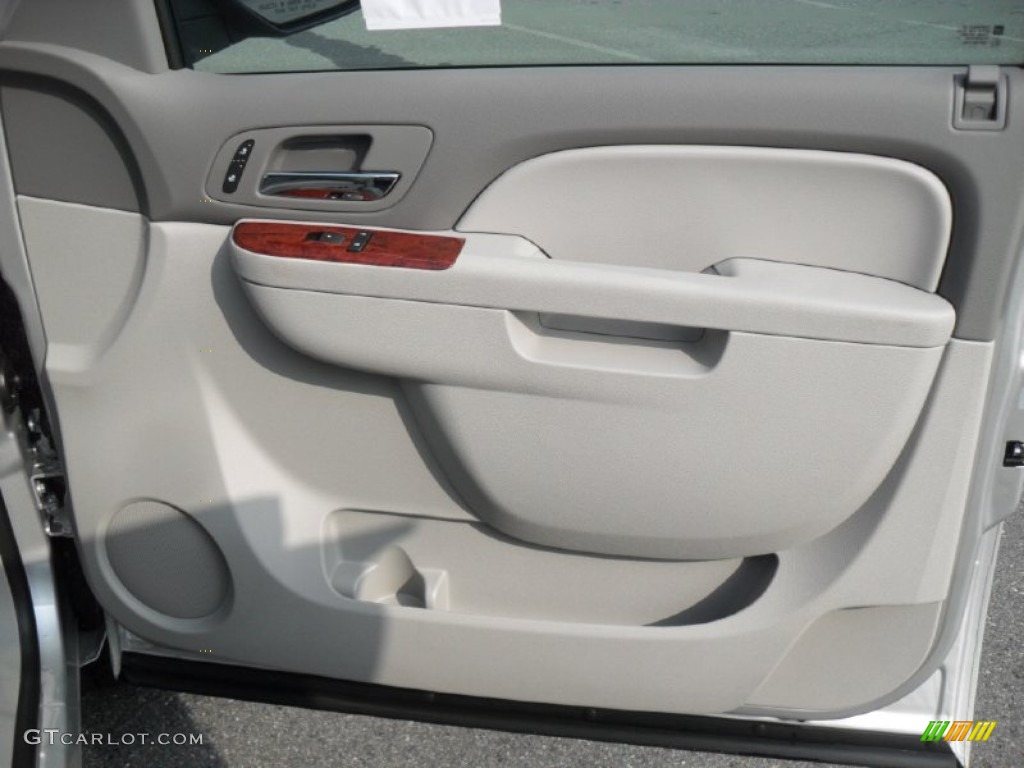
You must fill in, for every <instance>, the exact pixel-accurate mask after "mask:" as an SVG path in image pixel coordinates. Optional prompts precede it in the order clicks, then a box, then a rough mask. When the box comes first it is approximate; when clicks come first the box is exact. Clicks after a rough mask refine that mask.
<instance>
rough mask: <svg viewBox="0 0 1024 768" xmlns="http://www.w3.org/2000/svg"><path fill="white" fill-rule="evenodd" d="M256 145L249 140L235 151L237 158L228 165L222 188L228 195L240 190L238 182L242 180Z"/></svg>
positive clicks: (232, 159) (233, 158)
mask: <svg viewBox="0 0 1024 768" xmlns="http://www.w3.org/2000/svg"><path fill="white" fill-rule="evenodd" d="M255 144H256V142H255V141H254V140H252V139H248V140H246V141H243V142H242V143H241V144H239V145H238V149H236V150H235V156H234V157H232V158H231V162H230V163H228V170H227V173H225V174H224V184H223V186H222V187H221V189H223V190H224V192H226V193H227V194H231V193H232V192H234V191H235V190H236V189H238V182H240V181H241V180H242V172H243V171H244V170H245V164H246V163H248V162H249V156H250V155H251V154H252V148H253V147H254V146H255Z"/></svg>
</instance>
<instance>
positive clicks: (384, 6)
mask: <svg viewBox="0 0 1024 768" xmlns="http://www.w3.org/2000/svg"><path fill="white" fill-rule="evenodd" d="M362 7H363V18H364V19H365V20H366V28H367V29H369V30H376V29H424V28H436V27H494V26H498V25H500V24H501V0H362Z"/></svg>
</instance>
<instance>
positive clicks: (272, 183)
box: [260, 171, 401, 202]
mask: <svg viewBox="0 0 1024 768" xmlns="http://www.w3.org/2000/svg"><path fill="white" fill-rule="evenodd" d="M400 177H401V174H400V173H398V172H397V171H343V172H335V171H274V172H272V173H267V174H265V175H264V176H263V179H262V180H261V181H260V194H263V195H274V196H276V197H300V198H308V199H313V200H347V201H355V202H360V201H362V202H369V201H372V200H380V199H381V198H382V197H384V196H385V195H387V194H388V193H389V192H390V191H391V190H392V188H393V187H394V186H395V184H396V183H397V182H398V179H399V178H400Z"/></svg>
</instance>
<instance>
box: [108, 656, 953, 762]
mask: <svg viewBox="0 0 1024 768" xmlns="http://www.w3.org/2000/svg"><path fill="white" fill-rule="evenodd" d="M121 677H122V679H124V680H126V681H128V682H130V683H134V684H136V685H143V686H150V687H155V688H163V689H167V690H176V691H183V692H187V693H198V694H204V695H209V696H223V697H227V698H233V699H243V700H247V701H258V702H264V703H273V704H285V705H289V706H298V707H308V708H312V709H326V710H333V711H336V712H347V713H352V714H360V715H372V716H375V717H388V718H398V719H403V720H418V721H421V722H426V723H439V724H445V725H458V726H465V727H470V728H490V729H493V730H499V731H512V732H516V733H529V734H536V735H544V736H563V737H569V738H577V739H591V740H594V741H608V742H622V743H627V744H639V745H644V746H657V747H668V748H673V749H686V750H697V751H705V752H726V753H731V754H739V755H761V756H764V757H773V758H781V759H793V760H819V761H825V762H832V763H841V764H845V765H860V766H880V767H881V766H884V767H885V768H957V766H959V761H958V760H957V759H956V757H955V756H954V755H953V753H952V751H951V750H950V748H949V745H948V744H946V743H945V742H940V743H932V742H922V741H920V738H919V737H918V736H907V735H893V734H883V733H860V732H854V731H849V730H846V729H840V728H824V727H820V726H809V725H800V724H796V723H768V722H765V723H748V722H743V721H739V720H728V719H724V718H714V717H695V716H684V715H665V714H656V713H648V712H618V711H614V710H607V709H591V708H586V707H565V706H555V705H550V704H526V703H521V702H511V701H500V700H497V699H483V698H476V697H472V696H459V695H454V694H445V693H431V692H429V691H417V690H410V689H406V688H390V687H387V686H381V685H371V684H367V683H353V682H345V681H340V680H331V679H328V678H324V677H317V676H313V675H297V674H290V673H283V672H273V671H270V670H258V669H248V668H245V667H236V666H231V665H226V664H212V663H207V662H199V661H183V660H180V659H171V658H164V657H157V656H146V655H141V654H135V653H126V654H124V656H123V657H122V660H121Z"/></svg>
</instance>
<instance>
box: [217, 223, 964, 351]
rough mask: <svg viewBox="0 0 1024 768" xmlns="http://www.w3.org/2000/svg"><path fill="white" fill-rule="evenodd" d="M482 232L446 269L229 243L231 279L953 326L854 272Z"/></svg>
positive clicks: (520, 302)
mask: <svg viewBox="0 0 1024 768" xmlns="http://www.w3.org/2000/svg"><path fill="white" fill-rule="evenodd" d="M478 237H480V236H473V235H469V236H467V237H466V243H465V245H464V247H463V250H462V253H461V254H460V255H459V256H458V259H457V260H456V261H455V262H454V263H453V264H452V266H451V267H449V268H447V269H444V270H442V271H427V270H421V269H403V268H400V267H382V266H375V265H366V264H351V263H335V262H323V261H312V260H306V259H301V258H280V257H277V256H272V255H267V254H260V253H255V252H253V251H249V250H247V249H245V248H243V247H241V246H239V245H238V243H237V241H236V240H235V239H234V238H232V241H231V253H232V261H233V264H234V268H235V271H236V272H237V273H238V275H239V277H241V278H242V279H243V280H245V281H247V282H249V283H253V284H256V285H263V286H267V287H273V288H281V289H292V290H301V291H317V292H321V293H335V294H341V295H349V296H365V297H375V298H387V299H401V300H405V301H421V302H429V303H435V304H451V305H460V306H469V307H480V308H490V309H507V310H514V311H523V312H538V313H559V314H567V315H579V316H582V317H595V318H607V319H614V320H622V321H632V322H644V323H659V324H665V325H678V326H685V327H693V328H709V329H720V330H727V331H729V330H731V331H745V332H749V333H759V334H768V335H777V336H795V337H803V338H813V339H822V340H831V341H852V342H860V343H865V344H887V345H894V346H906V347H936V346H942V345H943V344H945V343H946V342H947V341H948V340H949V337H950V334H951V333H952V329H953V323H954V319H955V314H954V311H953V308H952V306H950V304H949V303H948V302H946V301H945V300H944V299H942V298H941V297H939V296H936V295H934V294H931V293H927V292H925V291H922V290H919V289H916V288H911V287H910V286H907V285H903V284H902V283H897V282H894V281H892V280H886V279H882V278H878V277H870V276H868V275H861V274H856V273H852V272H841V271H838V270H832V269H825V268H822V267H807V266H802V265H797V264H785V263H779V262H772V261H761V260H757V259H748V258H736V259H730V260H728V261H724V262H721V263H720V264H719V265H717V267H716V272H715V273H687V272H674V271H669V270H661V269H649V268H639V267H622V266H612V265H607V264H590V263H585V262H570V261H555V260H552V259H548V258H546V257H545V256H544V255H543V254H542V253H540V252H539V251H537V250H535V249H533V250H532V251H531V250H529V249H523V248H522V247H521V246H522V243H523V241H521V240H519V239H518V238H514V237H507V238H503V237H499V236H483V237H484V238H489V239H481V240H479V241H478V240H477V238H478ZM501 241H506V245H507V247H508V253H509V255H504V254H503V252H502V249H501V247H500V245H501Z"/></svg>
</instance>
